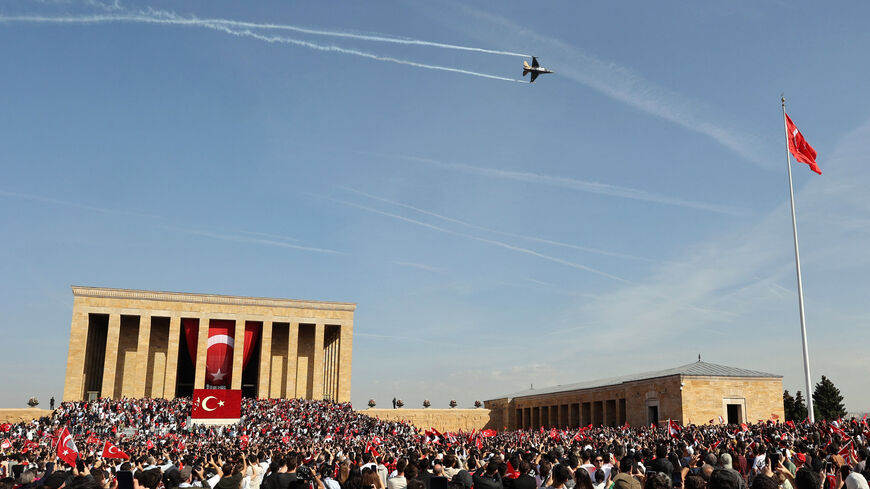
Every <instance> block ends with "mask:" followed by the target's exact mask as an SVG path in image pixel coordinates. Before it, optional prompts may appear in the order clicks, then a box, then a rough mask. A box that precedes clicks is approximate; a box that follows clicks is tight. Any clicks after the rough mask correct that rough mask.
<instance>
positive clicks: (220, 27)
mask: <svg viewBox="0 0 870 489" xmlns="http://www.w3.org/2000/svg"><path fill="white" fill-rule="evenodd" d="M0 22H26V23H33V24H104V23H138V24H161V25H179V26H193V27H202V28H206V29H212V30H216V31H219V32H223V33H226V34H231V35H233V36H237V37H249V38H253V39H257V40H260V41H263V42H267V43H270V44H273V43H281V44H291V45H295V46H300V47H306V48H309V49H314V50H317V51H327V52H330V51H331V52H336V53H342V54H350V55H353V56H359V57H362V58H367V59H372V60H376V61H382V62H387V63H395V64H401V65H405V66H413V67H415V68H424V69H429V70H438V71H447V72H452V73H460V74H463V75H471V76H476V77H480V78H489V79H492V80H502V81H509V82H516V83H526V82H525V81H523V80H518V79H516V78H509V77H506V76H498V75H490V74H487V73H480V72H477V71H470V70H463V69H461V68H453V67H450V66H439V65H430V64H425V63H418V62H416V61H410V60H405V59H400V58H394V57H390V56H381V55H377V54H372V53H368V52H365V51H359V50H357V49H348V48H343V47H340V46H335V45H324V44H317V43H313V42H310V41H303V40H301V39H295V38H292V37H286V36H278V35H266V34H261V33H259V32H255V31H253V30H251V28H244V29H234V28H231V27H230V26H231V25H237V26H243V25H250V26H255V27H254V28H263V29H270V28H271V29H286V30H295V31H299V32H307V31H309V29H302V28H296V27H293V26H286V25H279V24H257V23H250V22H238V21H233V20H227V19H199V18H196V17H190V18H184V17H179V16H177V15H175V14H173V13H169V12H158V11H151V12H149V13H147V14H146V13H140V14H122V15H117V14H115V15H113V14H96V15H85V16H73V17H70V16H67V17H51V16H39V15H0ZM267 26H269V27H267ZM310 33H312V34H314V33H317V34H320V35H334V36H337V37H348V38H354V39H362V38H371V39H365V40H375V38H377V40H384V41H383V42H394V41H395V42H399V43H402V44H419V45H432V46H438V47H444V48H448V49H464V50H471V51H482V52H491V53H493V54H510V55H517V56H524V55H521V54H518V53H508V52H501V51H492V50H483V49H482V48H468V47H466V46H455V45H451V44H443V45H442V44H441V43H431V42H429V41H416V40H405V39H393V38H388V37H381V36H363V35H359V34H343V33H338V32H330V31H312V32H310Z"/></svg>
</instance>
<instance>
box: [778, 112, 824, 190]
mask: <svg viewBox="0 0 870 489" xmlns="http://www.w3.org/2000/svg"><path fill="white" fill-rule="evenodd" d="M785 124H786V126H787V127H788V151H789V152H790V153H791V154H792V155H794V159H796V160H798V161H799V162H801V163H806V164H807V165H810V170H812V171H814V172H816V173H818V174H819V175H821V174H822V170H820V169H819V165H817V164H816V150H814V149H813V147H812V146H810V143H808V142H807V140H806V139H804V135H803V134H801V132H800V131H798V128H797V126H795V125H794V122H792V121H791V117H789V116H788V114H786V115H785Z"/></svg>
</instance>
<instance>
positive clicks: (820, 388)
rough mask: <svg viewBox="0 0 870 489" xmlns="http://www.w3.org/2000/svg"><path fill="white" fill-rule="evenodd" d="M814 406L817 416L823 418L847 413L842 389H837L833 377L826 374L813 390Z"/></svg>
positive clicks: (837, 416)
mask: <svg viewBox="0 0 870 489" xmlns="http://www.w3.org/2000/svg"><path fill="white" fill-rule="evenodd" d="M813 407H814V408H815V409H814V411H815V413H816V417H818V418H821V419H837V418H842V417H843V416H845V415H846V406H845V405H843V396H842V395H840V389H837V387H836V386H834V383H833V382H831V379H829V378H827V377H825V376H824V375H822V380H820V381H819V383H818V384H816V387H815V389H814V390H813Z"/></svg>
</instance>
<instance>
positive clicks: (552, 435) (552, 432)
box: [550, 428, 559, 440]
mask: <svg viewBox="0 0 870 489" xmlns="http://www.w3.org/2000/svg"><path fill="white" fill-rule="evenodd" d="M550 438H552V439H554V440H555V439H556V438H559V432H558V431H556V428H550Z"/></svg>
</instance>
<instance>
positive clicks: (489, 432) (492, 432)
mask: <svg viewBox="0 0 870 489" xmlns="http://www.w3.org/2000/svg"><path fill="white" fill-rule="evenodd" d="M541 433H543V431H542V432H541ZM496 434H497V433H496V432H495V430H481V431H480V436H482V437H484V438H489V437H492V436H495V435H496Z"/></svg>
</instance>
